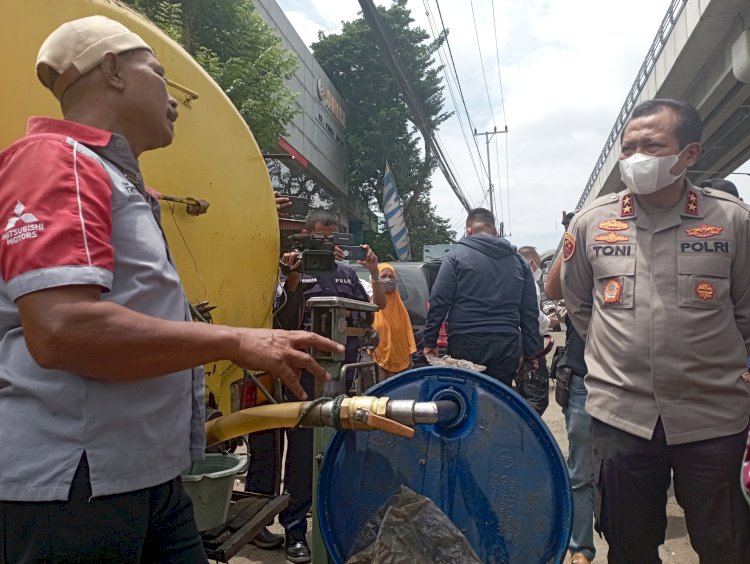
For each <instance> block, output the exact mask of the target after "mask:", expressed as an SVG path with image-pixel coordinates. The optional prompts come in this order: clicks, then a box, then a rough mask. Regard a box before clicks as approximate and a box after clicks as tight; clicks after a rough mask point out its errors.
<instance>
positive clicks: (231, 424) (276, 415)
mask: <svg viewBox="0 0 750 564" xmlns="http://www.w3.org/2000/svg"><path fill="white" fill-rule="evenodd" d="M307 403H308V402H304V401H299V402H290V403H279V404H275V405H270V404H269V405H259V406H257V407H250V408H248V409H243V410H241V411H235V412H234V413H230V414H229V415H224V416H222V417H219V418H218V419H212V420H211V421H206V445H207V446H211V445H214V444H216V443H220V442H222V441H226V440H229V439H233V438H235V437H240V436H242V435H245V434H247V433H255V432H257V431H265V430H267V429H280V428H285V427H288V428H291V427H294V424H295V423H296V421H297V419H298V418H299V415H300V413H301V412H302V410H303V409H304V408H305V405H307Z"/></svg>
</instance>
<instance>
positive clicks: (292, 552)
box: [286, 539, 310, 564]
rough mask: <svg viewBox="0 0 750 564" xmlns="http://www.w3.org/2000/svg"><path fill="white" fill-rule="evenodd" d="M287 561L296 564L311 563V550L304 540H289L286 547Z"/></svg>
mask: <svg viewBox="0 0 750 564" xmlns="http://www.w3.org/2000/svg"><path fill="white" fill-rule="evenodd" d="M286 559H287V561H288V562H294V564H303V563H304V562H310V548H309V547H308V546H307V543H306V542H305V541H303V540H292V539H289V541H288V542H287V545H286Z"/></svg>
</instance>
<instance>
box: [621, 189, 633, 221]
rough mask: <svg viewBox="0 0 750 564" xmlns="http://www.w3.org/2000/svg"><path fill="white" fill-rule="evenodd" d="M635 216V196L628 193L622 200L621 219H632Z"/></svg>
mask: <svg viewBox="0 0 750 564" xmlns="http://www.w3.org/2000/svg"><path fill="white" fill-rule="evenodd" d="M634 215H635V206H634V205H633V195H632V194H631V193H630V192H628V193H627V194H625V195H624V196H623V197H622V199H621V200H620V217H632V216H634Z"/></svg>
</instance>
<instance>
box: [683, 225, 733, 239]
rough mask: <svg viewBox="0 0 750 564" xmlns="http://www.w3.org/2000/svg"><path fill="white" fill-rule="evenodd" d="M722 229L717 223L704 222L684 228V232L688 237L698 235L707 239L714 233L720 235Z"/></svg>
mask: <svg viewBox="0 0 750 564" xmlns="http://www.w3.org/2000/svg"><path fill="white" fill-rule="evenodd" d="M722 231H724V228H723V227H719V226H718V225H707V224H705V223H701V224H700V225H699V226H698V227H693V228H692V229H685V233H687V234H688V235H689V236H690V237H699V238H700V239H707V238H709V237H713V236H714V235H721V232H722Z"/></svg>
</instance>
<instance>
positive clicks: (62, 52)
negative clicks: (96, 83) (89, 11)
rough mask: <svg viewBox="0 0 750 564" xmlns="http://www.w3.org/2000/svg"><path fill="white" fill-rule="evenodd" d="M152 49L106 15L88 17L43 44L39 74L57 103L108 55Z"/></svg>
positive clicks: (37, 60) (67, 25)
mask: <svg viewBox="0 0 750 564" xmlns="http://www.w3.org/2000/svg"><path fill="white" fill-rule="evenodd" d="M133 49H148V50H149V51H152V52H153V50H152V49H151V47H149V46H148V44H147V43H146V42H145V41H144V40H143V39H141V38H140V36H138V35H137V34H135V33H133V32H132V31H130V30H129V29H128V28H126V27H125V26H124V25H122V24H121V23H119V22H116V21H114V20H111V19H109V18H106V17H104V16H89V17H88V18H81V19H79V20H73V21H71V22H67V23H64V24H63V25H61V26H60V27H58V28H57V29H56V30H55V31H53V32H52V34H51V35H50V36H49V37H48V38H47V39H46V40H45V41H44V43H43V44H42V47H41V48H40V49H39V55H37V59H36V74H37V76H38V77H39V80H41V81H42V84H44V85H45V86H46V87H47V88H49V89H50V90H52V93H53V94H54V95H55V97H56V98H57V99H58V100H62V96H63V94H64V93H65V90H67V88H68V87H69V86H70V85H71V84H73V83H74V82H75V81H76V80H77V79H78V78H80V77H81V76H83V75H84V74H86V73H87V72H89V71H90V70H92V69H93V68H94V67H96V66H97V65H98V64H99V63H100V62H101V60H102V58H103V57H104V55H105V53H114V54H115V55H118V54H120V53H124V52H125V51H131V50H133Z"/></svg>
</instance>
